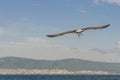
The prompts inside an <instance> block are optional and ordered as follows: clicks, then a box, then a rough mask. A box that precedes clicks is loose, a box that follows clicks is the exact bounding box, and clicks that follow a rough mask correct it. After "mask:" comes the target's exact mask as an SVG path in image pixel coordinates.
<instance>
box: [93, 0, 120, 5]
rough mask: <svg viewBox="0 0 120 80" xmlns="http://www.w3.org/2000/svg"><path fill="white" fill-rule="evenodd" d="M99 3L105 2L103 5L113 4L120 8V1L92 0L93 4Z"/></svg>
mask: <svg viewBox="0 0 120 80" xmlns="http://www.w3.org/2000/svg"><path fill="white" fill-rule="evenodd" d="M100 2H105V3H108V4H113V3H115V4H117V5H119V6H120V0H94V3H95V4H98V3H100Z"/></svg>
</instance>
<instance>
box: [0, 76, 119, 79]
mask: <svg viewBox="0 0 120 80" xmlns="http://www.w3.org/2000/svg"><path fill="white" fill-rule="evenodd" d="M0 80H120V75H0Z"/></svg>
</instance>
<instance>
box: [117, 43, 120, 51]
mask: <svg viewBox="0 0 120 80" xmlns="http://www.w3.org/2000/svg"><path fill="white" fill-rule="evenodd" d="M117 45H118V48H119V49H120V41H119V42H118V44H117Z"/></svg>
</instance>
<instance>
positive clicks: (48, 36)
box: [46, 35, 55, 37]
mask: <svg viewBox="0 0 120 80" xmlns="http://www.w3.org/2000/svg"><path fill="white" fill-rule="evenodd" d="M46 36H47V37H55V36H53V35H46Z"/></svg>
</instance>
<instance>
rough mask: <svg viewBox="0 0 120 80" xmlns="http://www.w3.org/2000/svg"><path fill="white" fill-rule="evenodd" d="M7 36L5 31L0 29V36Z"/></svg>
mask: <svg viewBox="0 0 120 80" xmlns="http://www.w3.org/2000/svg"><path fill="white" fill-rule="evenodd" d="M7 34H9V33H8V32H7V31H5V30H4V29H2V28H0V35H7Z"/></svg>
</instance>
